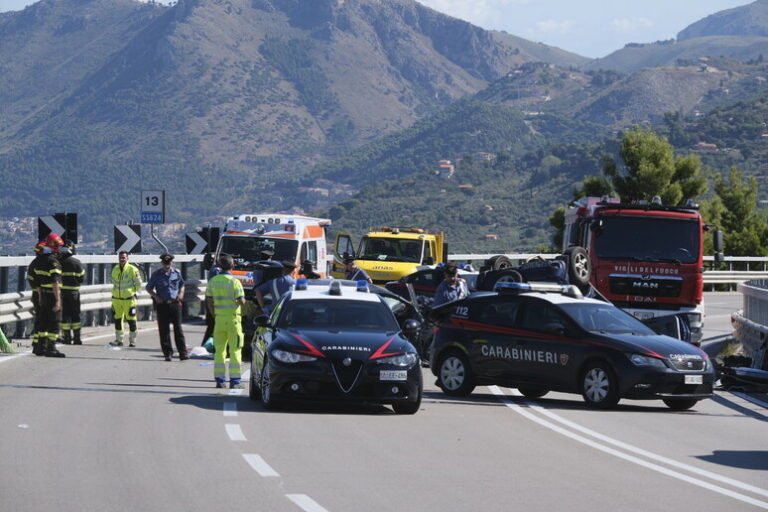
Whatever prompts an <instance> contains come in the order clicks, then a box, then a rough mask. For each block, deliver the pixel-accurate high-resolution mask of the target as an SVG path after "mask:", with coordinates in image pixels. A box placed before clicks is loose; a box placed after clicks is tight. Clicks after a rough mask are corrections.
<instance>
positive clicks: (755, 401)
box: [731, 391, 768, 409]
mask: <svg viewBox="0 0 768 512" xmlns="http://www.w3.org/2000/svg"><path fill="white" fill-rule="evenodd" d="M731 394H734V395H736V396H737V397H739V398H743V399H744V400H746V401H747V402H752V403H753V404H755V405H759V406H760V407H765V408H766V409H768V403H766V402H763V401H762V400H758V399H757V398H755V397H752V396H749V395H747V394H746V393H740V392H738V391H731Z"/></svg>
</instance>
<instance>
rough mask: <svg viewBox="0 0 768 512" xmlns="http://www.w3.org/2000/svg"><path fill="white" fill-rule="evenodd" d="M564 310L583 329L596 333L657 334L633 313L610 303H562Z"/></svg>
mask: <svg viewBox="0 0 768 512" xmlns="http://www.w3.org/2000/svg"><path fill="white" fill-rule="evenodd" d="M560 307H561V308H562V310H563V311H564V312H565V313H566V314H567V315H568V316H569V317H571V319H573V321H574V322H576V323H577V324H579V325H580V326H581V327H582V328H583V329H585V330H587V331H590V332H595V333H611V334H619V333H632V334H642V335H652V334H655V333H654V332H653V331H652V330H651V329H650V328H649V327H647V326H646V325H645V324H643V323H642V322H641V321H640V320H638V319H636V318H635V317H633V316H632V315H630V314H628V313H625V312H624V311H622V310H620V309H619V308H617V307H615V306H611V305H610V304H594V303H585V304H575V303H574V304H562V305H561V306H560Z"/></svg>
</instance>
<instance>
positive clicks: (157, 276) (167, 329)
mask: <svg viewBox="0 0 768 512" xmlns="http://www.w3.org/2000/svg"><path fill="white" fill-rule="evenodd" d="M160 261H161V262H162V263H163V266H162V268H159V269H157V270H155V271H154V272H153V273H152V275H151V276H150V278H149V281H147V286H146V290H147V291H148V292H149V294H150V295H151V296H152V300H153V301H154V305H155V310H156V311H157V328H158V330H159V331H160V348H161V349H162V351H163V355H164V356H165V360H166V361H170V360H171V356H172V355H173V347H172V346H171V324H173V340H174V341H175V342H176V350H177V351H178V353H179V360H180V361H184V360H185V359H189V356H188V355H187V344H186V342H185V340H184V331H183V330H182V328H181V307H182V301H183V300H184V277H182V275H181V272H179V271H178V269H176V268H174V267H173V255H172V254H163V255H161V256H160Z"/></svg>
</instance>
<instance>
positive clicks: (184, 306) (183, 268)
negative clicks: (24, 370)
mask: <svg viewBox="0 0 768 512" xmlns="http://www.w3.org/2000/svg"><path fill="white" fill-rule="evenodd" d="M187 269H188V267H187V263H186V262H182V264H181V277H182V278H183V279H184V281H186V280H187ZM187 317H189V299H185V300H184V303H183V304H182V306H181V318H187Z"/></svg>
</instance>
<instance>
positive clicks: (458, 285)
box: [432, 261, 469, 308]
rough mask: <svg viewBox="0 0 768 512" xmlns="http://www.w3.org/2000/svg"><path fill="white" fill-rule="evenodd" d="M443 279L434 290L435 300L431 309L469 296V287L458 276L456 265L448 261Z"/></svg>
mask: <svg viewBox="0 0 768 512" xmlns="http://www.w3.org/2000/svg"><path fill="white" fill-rule="evenodd" d="M444 272H445V279H443V280H442V281H441V282H440V284H439V285H438V286H437V290H435V300H434V302H433V303H432V307H433V308H434V307H436V306H439V305H440V304H445V303H446V302H453V301H455V300H459V299H463V298H466V297H467V295H469V286H467V282H466V281H465V280H464V279H463V278H462V277H460V276H459V269H458V268H457V267H456V263H454V262H452V261H449V262H448V263H447V264H446V265H445V270H444Z"/></svg>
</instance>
